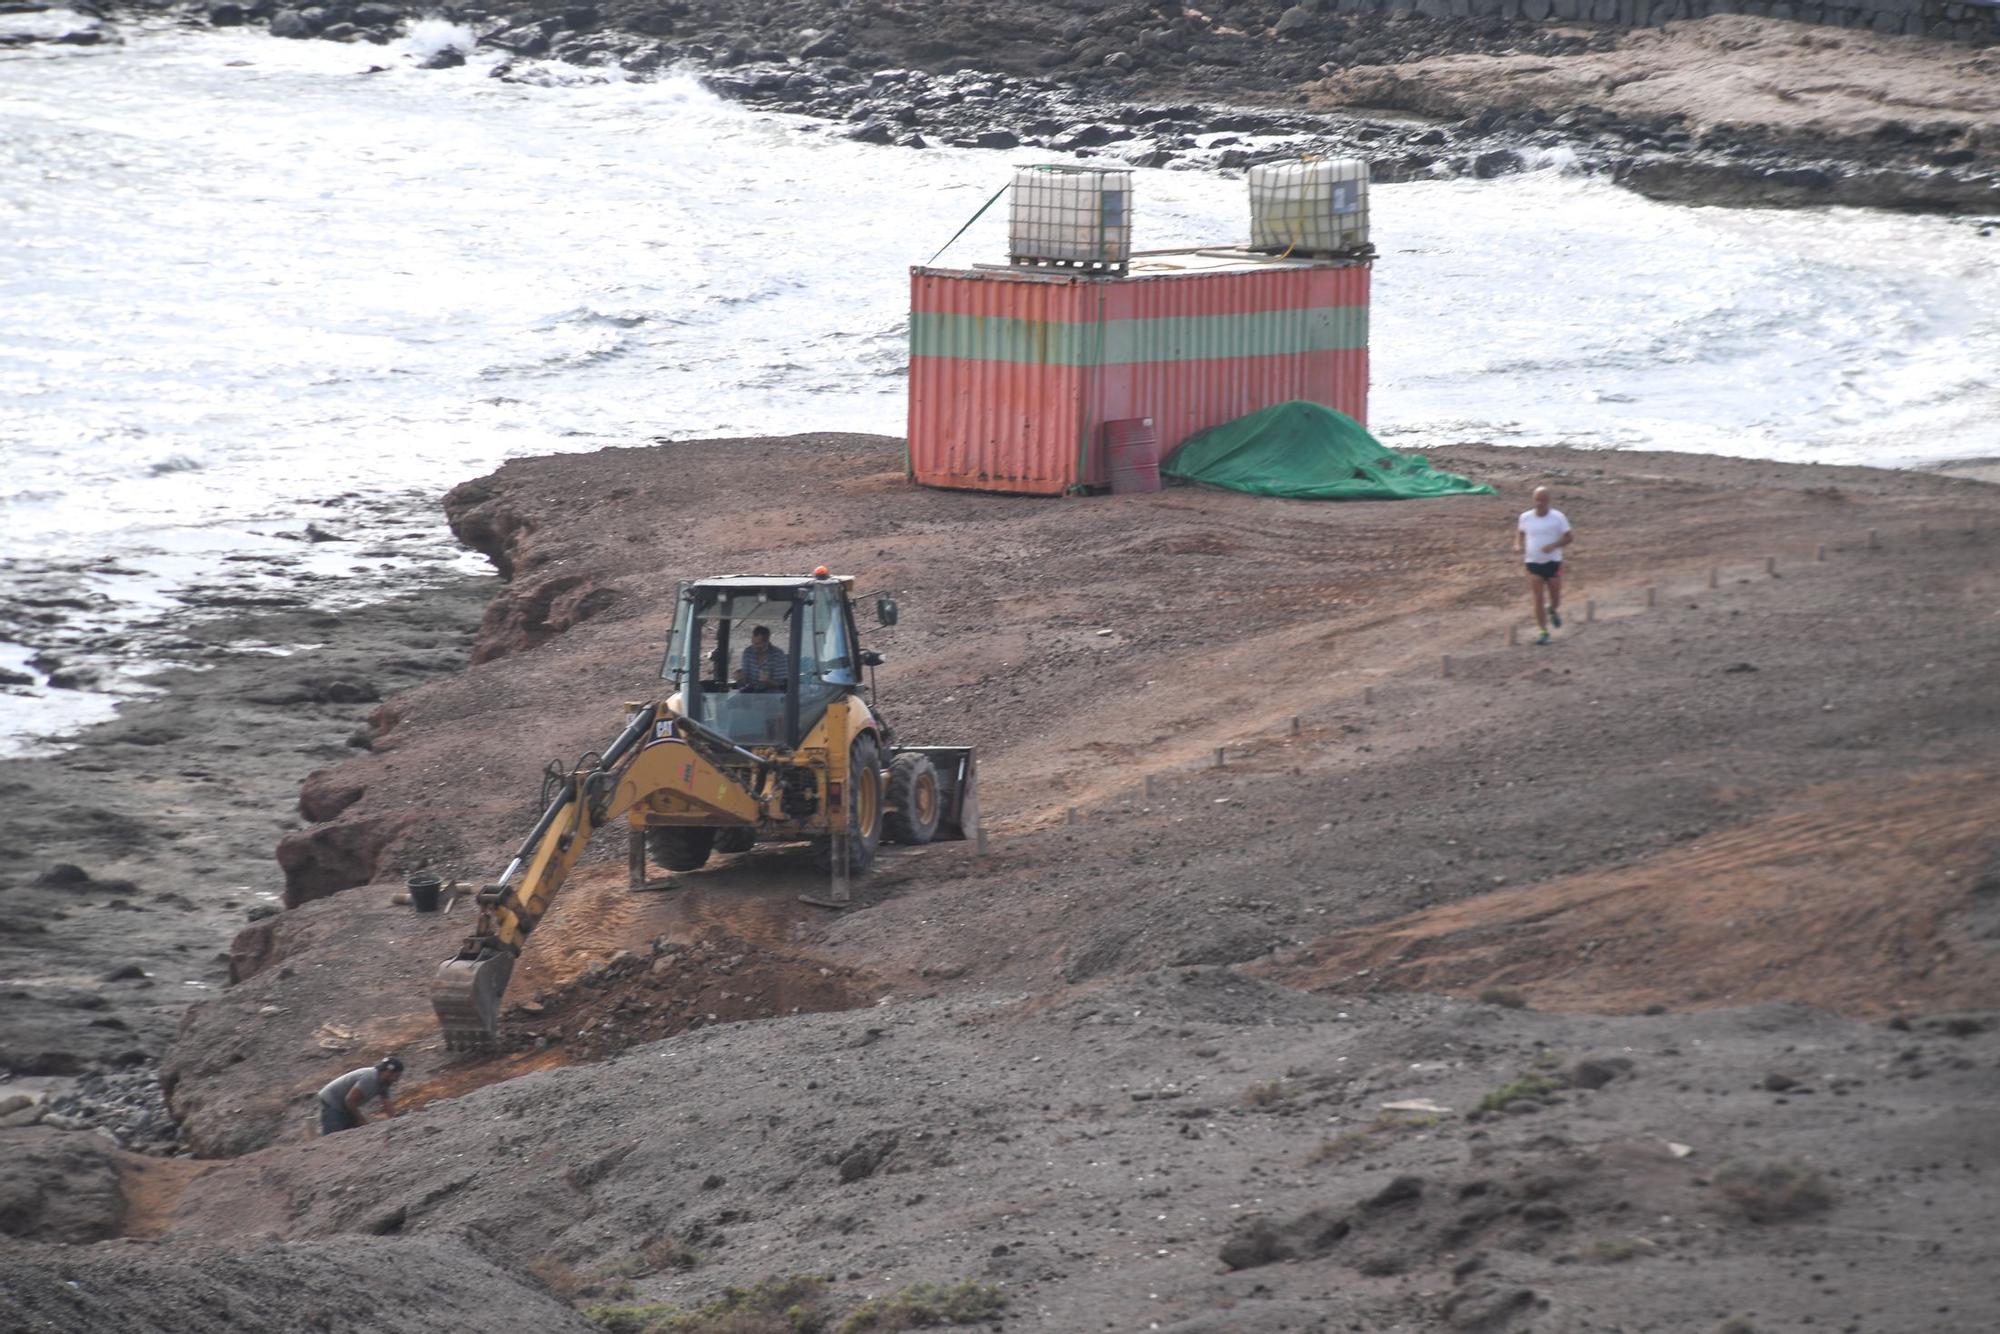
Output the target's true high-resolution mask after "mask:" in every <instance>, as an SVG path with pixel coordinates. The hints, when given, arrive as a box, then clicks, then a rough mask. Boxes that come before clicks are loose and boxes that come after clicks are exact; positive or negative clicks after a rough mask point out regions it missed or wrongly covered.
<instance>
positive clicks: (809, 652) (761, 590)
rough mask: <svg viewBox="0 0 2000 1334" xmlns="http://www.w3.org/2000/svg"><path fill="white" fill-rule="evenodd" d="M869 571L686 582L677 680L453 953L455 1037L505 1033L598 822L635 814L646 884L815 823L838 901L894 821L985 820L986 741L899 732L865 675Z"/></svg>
mask: <svg viewBox="0 0 2000 1334" xmlns="http://www.w3.org/2000/svg"><path fill="white" fill-rule="evenodd" d="M853 582H854V581H853V580H852V579H849V578H845V577H836V576H833V575H829V574H828V573H827V571H826V570H825V568H824V567H822V568H820V569H818V570H815V571H814V572H813V573H812V574H811V575H808V576H802V577H792V578H767V577H755V576H748V575H733V576H730V577H728V578H720V579H703V580H699V581H696V582H691V583H684V584H682V585H681V587H680V600H679V608H678V611H677V613H676V615H675V618H674V625H673V631H672V633H671V635H670V636H669V638H668V642H667V656H666V662H665V664H664V665H663V666H662V668H661V671H660V676H661V678H662V679H663V680H665V681H667V682H669V683H671V685H672V687H673V692H672V693H671V694H670V695H668V697H667V698H666V699H665V700H664V701H661V702H658V703H651V704H637V705H633V706H631V712H630V714H629V716H628V717H627V720H626V726H625V730H624V731H623V732H622V733H620V734H619V736H618V739H617V740H616V741H614V742H612V743H611V745H610V747H609V748H607V749H606V750H605V751H604V753H603V754H602V755H601V756H588V757H586V761H585V763H584V764H583V765H581V766H579V767H578V768H577V769H576V770H575V772H573V773H571V774H569V775H568V776H567V778H566V779H565V780H563V781H562V782H561V783H559V784H558V785H557V786H558V791H557V793H556V796H555V800H554V801H553V802H552V803H551V804H550V805H549V808H548V809H547V810H546V811H545V812H543V814H542V818H541V820H540V821H539V822H538V823H537V824H536V825H535V828H534V832H532V833H530V834H529V835H528V837H527V840H526V841H525V842H523V843H522V844H521V847H520V850H519V851H518V852H516V853H515V854H514V858H513V860H512V861H510V862H508V863H507V868H506V870H505V871H503V872H502V873H501V875H500V878H499V880H497V881H495V882H494V883H492V884H490V885H487V886H486V887H485V888H483V889H481V890H480V891H479V894H478V896H477V903H478V905H479V922H478V925H477V927H476V928H475V929H474V931H473V933H472V934H471V935H470V936H468V937H467V938H466V940H465V943H464V945H463V946H461V947H460V949H459V951H458V953H457V954H456V955H454V956H453V957H452V958H450V959H448V960H446V961H445V962H444V963H443V964H442V965H441V966H440V967H439V968H438V972H437V977H436V979H435V980H434V981H433V982H432V984H431V1005H432V1008H433V1009H435V1010H436V1011H437V1016H438V1022H439V1023H440V1024H442V1025H443V1027H444V1035H445V1045H446V1046H447V1047H449V1048H452V1049H453V1050H478V1049H483V1048H487V1047H490V1046H491V1045H492V1043H493V1040H494V1038H495V1037H496V1036H497V1035H498V1032H499V1018H500V1001H501V997H502V995H503V994H504V993H505V991H506V989H507V982H508V979H509V978H510V977H511V976H512V975H513V971H514V960H515V959H516V958H517V957H518V956H519V955H520V953H521V948H522V946H523V945H524V944H525V943H526V941H527V938H528V933H529V932H531V931H533V930H534V929H535V926H536V924H537V923H538V922H540V921H541V920H542V917H543V916H544V915H545V914H546V913H547V912H548V910H549V906H550V904H551V903H553V902H554V900H555V896H556V893H557V891H559V890H560V889H561V888H562V884H563V880H564V878H565V877H566V876H567V875H568V874H569V872H570V869H571V868H572V867H574V866H575V865H576V863H577V861H578V859H579V858H581V857H582V856H583V851H584V846H585V844H587V843H588V842H589V840H590V836H591V835H592V834H593V833H595V832H596V831H597V830H598V829H599V828H601V827H602V826H604V825H606V824H608V823H610V822H611V821H613V820H615V819H617V818H618V817H619V816H621V815H622V816H624V817H625V819H626V822H627V825H628V826H629V829H630V845H629V849H628V864H629V871H630V876H631V883H632V886H633V888H635V889H637V888H640V887H642V886H644V885H645V883H646V870H647V858H648V856H649V855H650V857H651V858H652V860H653V861H655V862H657V863H658V864H659V865H660V866H662V867H664V868H665V869H667V870H669V871H691V870H694V869H696V868H698V867H700V866H702V865H703V864H704V863H706V862H707V861H708V859H709V856H710V855H711V854H712V853H714V852H718V851H719V852H725V853H728V852H742V851H745V850H747V849H748V848H749V847H750V846H751V845H752V844H753V843H757V842H761V841H771V842H781V841H798V840H810V841H811V842H812V843H813V845H814V850H815V853H816V855H817V856H818V858H819V863H820V866H821V867H822V869H824V870H825V871H827V872H828V874H829V875H830V876H831V883H830V885H829V886H828V889H827V891H826V893H824V894H808V895H802V896H801V897H802V898H804V899H805V900H806V901H807V902H808V903H816V904H820V905H822V906H826V907H836V908H837V907H844V906H846V904H847V902H848V877H849V876H850V875H855V874H860V873H862V872H865V871H867V870H868V868H869V867H870V866H871V865H873V863H874V861H875V852H876V848H877V846H878V845H879V844H880V842H881V841H882V840H883V839H884V838H885V837H886V838H888V839H889V840H891V841H893V842H898V843H911V844H919V843H929V842H930V841H931V840H932V839H934V838H967V837H974V836H976V834H977V831H978V824H979V798H978V778H977V767H976V764H975V760H974V756H973V752H972V748H971V747H969V746H901V745H897V744H896V741H895V735H894V733H893V732H892V731H891V729H890V727H889V724H888V722H887V721H886V720H884V719H883V717H882V716H881V714H880V713H879V712H878V711H877V710H876V708H875V707H874V704H873V702H872V696H873V693H874V691H873V689H872V685H871V687H870V688H869V689H867V690H865V691H864V688H863V685H862V675H863V672H864V670H866V669H869V668H873V667H874V666H875V665H876V664H878V663H879V662H881V660H882V659H881V656H880V655H879V654H877V653H874V652H872V651H869V650H864V649H863V648H862V647H861V644H860V637H859V635H858V634H857V633H856V626H855V618H854V608H853V605H852V591H853ZM876 614H877V617H878V619H879V620H880V621H881V622H882V623H883V624H884V625H894V624H895V623H896V614H897V609H896V604H895V602H894V601H893V600H891V599H889V598H886V597H883V598H878V599H877V600H876ZM872 679H873V678H872V675H871V676H870V681H871V682H872Z"/></svg>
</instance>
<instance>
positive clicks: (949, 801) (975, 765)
mask: <svg viewBox="0 0 2000 1334" xmlns="http://www.w3.org/2000/svg"><path fill="white" fill-rule="evenodd" d="M905 751H908V752H911V753H913V754H917V755H928V756H930V757H931V763H932V764H934V765H936V766H937V771H938V779H939V780H940V783H941V785H942V787H943V791H942V793H941V794H940V795H942V796H943V798H944V811H943V812H942V814H941V816H940V818H939V820H938V832H937V836H938V837H939V838H942V839H954V838H977V837H978V836H979V758H978V755H977V753H976V752H975V751H974V750H973V748H972V747H971V746H898V747H896V749H895V754H897V755H901V754H903V753H904V752H905Z"/></svg>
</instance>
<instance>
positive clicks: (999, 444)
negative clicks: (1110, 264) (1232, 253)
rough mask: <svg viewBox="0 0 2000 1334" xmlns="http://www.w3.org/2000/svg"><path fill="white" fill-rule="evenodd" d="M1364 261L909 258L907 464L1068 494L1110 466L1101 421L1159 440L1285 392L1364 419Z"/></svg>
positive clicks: (977, 484)
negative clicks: (1131, 271) (1058, 266)
mask: <svg viewBox="0 0 2000 1334" xmlns="http://www.w3.org/2000/svg"><path fill="white" fill-rule="evenodd" d="M1368 279H1369V268H1368V265H1367V263H1366V262H1349V263H1305V262H1292V263H1282V262H1281V263H1270V262H1266V263H1262V264H1257V265H1255V266H1254V267H1234V268H1227V269H1223V270H1220V271H1211V272H1194V273H1171V274H1157V275H1144V276H1134V277H1127V278H1091V277H1083V276H1068V275H1057V274H1050V273H1047V272H1045V271H1036V272H1033V273H1014V272H1008V271H1004V270H993V271H981V270H957V269H928V268H922V267H918V268H914V269H912V270H911V271H910V426H909V475H910V476H911V477H913V478H915V479H916V480H917V481H919V482H923V483H925V484H926V485H929V486H949V487H965V488H970V489H974V490H981V491H1012V492H1025V493H1029V494H1035V495H1060V494H1063V493H1065V492H1068V491H1074V490H1078V489H1080V488H1083V487H1091V486H1103V485H1105V484H1106V483H1107V481H1108V480H1109V463H1108V460H1107V456H1106V449H1105V433H1104V424H1105V423H1106V422H1111V421H1120V420H1125V419H1129V418H1146V417H1150V418H1152V420H1153V423H1154V430H1155V433H1156V434H1157V437H1158V439H1159V442H1160V449H1161V451H1162V453H1163V454H1165V453H1169V452H1171V451H1172V450H1173V449H1174V448H1175V447H1176V446H1177V445H1179V444H1180V443H1181V442H1182V441H1183V440H1185V439H1187V438H1188V437H1189V436H1191V435H1194V434H1195V433H1197V432H1199V431H1204V430H1206V429H1208V428H1209V427H1211V426H1216V425H1219V424H1221V423H1222V422H1226V421H1230V420H1232V419H1234V418H1237V417H1241V416H1243V415H1245V414H1246V413H1251V412H1255V411H1257V410H1258V409H1259V408H1266V407H1269V406H1271V405H1272V404H1274V403H1282V402H1285V401H1287V400H1290V399H1306V400H1308V401H1310V402H1314V403H1323V404H1325V405H1326V406H1328V407H1330V408H1335V409H1338V410H1339V411H1341V412H1344V413H1346V414H1347V415H1348V416H1350V417H1353V418H1354V419H1355V420H1357V421H1360V422H1363V423H1366V421H1367V419H1368V416H1367V414H1368Z"/></svg>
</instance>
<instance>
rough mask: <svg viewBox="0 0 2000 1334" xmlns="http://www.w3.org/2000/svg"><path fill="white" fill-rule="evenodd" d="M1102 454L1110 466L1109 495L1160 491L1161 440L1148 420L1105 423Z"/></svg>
mask: <svg viewBox="0 0 2000 1334" xmlns="http://www.w3.org/2000/svg"><path fill="white" fill-rule="evenodd" d="M1104 455H1105V458H1106V459H1108V460H1109V461H1110V463H1111V494H1112V495H1114V496H1126V495H1134V494H1136V493H1138V492H1142V491H1157V490H1159V489H1160V437H1159V433H1158V432H1156V431H1155V430H1154V429H1153V419H1152V418H1151V417H1125V418H1122V419H1120V420H1118V421H1109V422H1106V423H1104Z"/></svg>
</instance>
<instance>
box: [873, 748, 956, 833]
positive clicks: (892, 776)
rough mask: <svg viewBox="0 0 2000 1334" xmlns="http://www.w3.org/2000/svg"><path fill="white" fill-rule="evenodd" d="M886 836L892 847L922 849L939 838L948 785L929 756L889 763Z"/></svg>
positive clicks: (902, 757) (900, 757)
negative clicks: (945, 788)
mask: <svg viewBox="0 0 2000 1334" xmlns="http://www.w3.org/2000/svg"><path fill="white" fill-rule="evenodd" d="M883 808H884V809H883V812H882V832H883V834H884V835H885V836H886V837H887V838H888V840H889V841H890V842H891V843H903V844H907V845H908V846H910V847H922V846H923V845H924V844H926V843H928V842H930V841H931V840H932V839H934V838H936V837H937V831H938V819H939V817H940V816H941V815H943V813H944V785H943V784H942V783H941V782H940V781H939V780H938V771H937V766H936V765H935V764H932V763H931V757H930V756H928V755H898V756H897V757H896V758H895V759H894V760H892V761H890V763H889V793H888V798H887V800H886V801H885V802H884V803H883Z"/></svg>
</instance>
